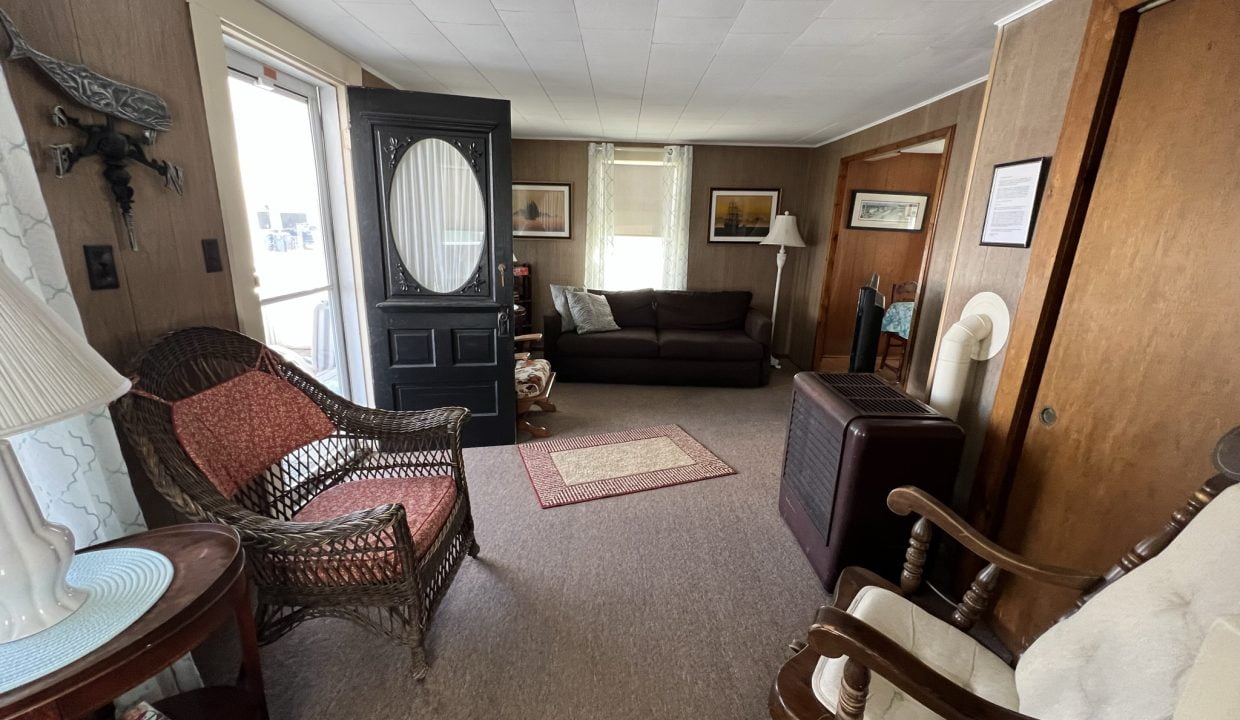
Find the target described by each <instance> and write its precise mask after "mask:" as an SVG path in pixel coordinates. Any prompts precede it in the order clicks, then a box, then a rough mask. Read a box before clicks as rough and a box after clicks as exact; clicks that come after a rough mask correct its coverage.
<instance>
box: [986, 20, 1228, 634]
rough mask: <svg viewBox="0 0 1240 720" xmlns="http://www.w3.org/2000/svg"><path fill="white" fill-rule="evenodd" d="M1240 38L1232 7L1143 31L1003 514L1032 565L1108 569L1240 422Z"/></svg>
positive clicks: (1018, 616) (1058, 598)
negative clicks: (1239, 236) (1041, 562)
mask: <svg viewBox="0 0 1240 720" xmlns="http://www.w3.org/2000/svg"><path fill="white" fill-rule="evenodd" d="M1236 37H1240V7H1237V5H1236V4H1235V3H1232V2H1221V1H1219V0H1174V1H1173V2H1170V3H1168V4H1166V5H1162V6H1159V7H1156V8H1154V9H1151V10H1149V11H1148V12H1145V13H1144V14H1142V15H1141V16H1140V19H1139V20H1138V24H1137V28H1136V34H1135V37H1134V41H1133V45H1132V49H1131V54H1130V57H1129V59H1128V65H1127V69H1126V71H1125V73H1124V76H1123V80H1122V83H1121V85H1120V91H1119V97H1118V101H1117V104H1116V106H1115V110H1114V115H1113V119H1112V125H1111V129H1110V132H1109V134H1108V136H1107V141H1106V146H1105V148H1104V150H1103V156H1102V160H1101V164H1100V166H1099V172H1098V176H1097V181H1096V184H1095V186H1094V190H1093V194H1092V196H1091V198H1090V200H1089V207H1088V209H1087V211H1086V216H1085V222H1084V225H1083V228H1082V230H1081V235H1080V239H1079V244H1078V247H1077V250H1076V255H1075V258H1074V260H1073V264H1072V268H1071V274H1070V276H1069V280H1068V285H1067V289H1066V293H1065V295H1064V300H1063V306H1062V309H1061V311H1060V313H1059V316H1058V321H1057V324H1056V327H1055V334H1054V337H1053V339H1052V341H1051V346H1050V351H1049V354H1048V357H1047V363H1046V367H1045V370H1044V372H1043V375H1042V380H1041V384H1040V386H1039V390H1038V394H1037V397H1036V401H1035V405H1034V410H1033V416H1032V417H1031V418H1030V420H1029V430H1028V432H1027V434H1026V438H1025V443H1024V448H1023V451H1022V453H1021V459H1020V461H1019V464H1018V467H1017V471H1016V477H1015V479H1014V483H1013V486H1012V498H1011V501H1010V503H1009V506H1008V512H1007V514H1006V517H1005V519H1004V528H1003V533H1002V538H1001V539H1002V541H1003V542H1004V544H1007V545H1009V546H1010V547H1012V548H1013V549H1016V550H1019V551H1021V552H1024V553H1027V554H1028V555H1030V556H1032V557H1035V558H1038V559H1041V560H1044V561H1047V562H1052V563H1056V564H1060V565H1067V566H1070V567H1080V568H1082V569H1088V570H1094V571H1102V570H1105V569H1106V568H1107V567H1109V566H1110V565H1111V564H1113V563H1114V562H1115V561H1116V560H1117V559H1118V558H1119V557H1120V555H1121V554H1122V553H1123V552H1125V551H1126V550H1127V549H1129V548H1130V547H1131V546H1132V544H1133V543H1134V542H1135V541H1136V540H1137V539H1139V538H1141V537H1143V536H1145V535H1148V534H1150V533H1153V532H1155V531H1156V530H1158V529H1159V528H1160V527H1161V526H1162V524H1163V523H1164V522H1166V521H1167V519H1168V518H1169V517H1170V513H1171V511H1172V510H1173V509H1174V508H1177V507H1179V506H1180V505H1181V504H1182V503H1183V502H1184V501H1185V500H1186V499H1187V498H1188V496H1189V494H1190V493H1191V492H1192V491H1193V490H1195V489H1196V488H1197V487H1198V486H1199V485H1200V484H1201V483H1202V482H1203V481H1204V480H1205V479H1206V478H1208V477H1210V476H1211V475H1213V474H1214V470H1213V468H1212V467H1211V464H1210V459H1209V458H1210V450H1211V448H1212V447H1213V446H1214V443H1215V442H1216V441H1217V440H1218V439H1219V437H1220V436H1221V435H1222V434H1223V433H1224V432H1225V431H1226V430H1228V429H1229V428H1231V427H1233V426H1235V425H1238V424H1240V401H1238V399H1240V360H1238V359H1237V358H1238V357H1240V353H1238V351H1240V322H1236V319H1235V318H1236V317H1237V315H1238V314H1240V292H1238V291H1237V288H1238V287H1240V286H1238V285H1237V283H1238V279H1240V251H1238V250H1237V233H1236V229H1237V224H1236V215H1237V213H1240V172H1238V171H1237V169H1238V167H1240V166H1238V165H1237V159H1240V94H1238V93H1236V92H1234V91H1227V92H1221V91H1220V89H1221V88H1233V89H1234V88H1237V87H1240V46H1237V44H1236V42H1235V38H1236ZM1204 68H1208V69H1209V70H1208V71H1205V70H1203V69H1204ZM1068 606H1069V599H1068V595H1067V594H1065V593H1063V592H1060V591H1055V590H1048V589H1047V588H1046V586H1042V585H1033V584H1029V583H1022V582H1013V583H1012V584H1011V586H1009V587H1007V588H1006V589H1005V590H1004V600H1003V601H1001V602H1000V604H999V605H998V606H997V608H996V609H997V611H998V614H999V618H1000V621H1001V623H1002V625H1004V626H1006V627H1007V628H1009V629H1012V630H1014V631H1015V634H1016V635H1017V636H1018V637H1021V639H1023V640H1024V641H1025V642H1027V641H1028V640H1029V639H1030V638H1031V637H1033V636H1035V635H1036V634H1037V633H1038V631H1039V630H1041V629H1043V628H1045V627H1046V626H1047V625H1048V624H1049V623H1050V622H1051V621H1052V620H1053V619H1054V618H1055V617H1056V616H1057V615H1059V614H1060V613H1062V612H1063V611H1064V610H1066V609H1067V607H1068Z"/></svg>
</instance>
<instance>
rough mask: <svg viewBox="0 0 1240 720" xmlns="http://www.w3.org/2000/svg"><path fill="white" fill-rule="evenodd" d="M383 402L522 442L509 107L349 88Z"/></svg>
mask: <svg viewBox="0 0 1240 720" xmlns="http://www.w3.org/2000/svg"><path fill="white" fill-rule="evenodd" d="M349 114H350V118H351V128H350V133H351V136H352V139H353V156H354V165H355V180H354V181H355V183H356V185H357V202H358V216H359V217H358V225H359V229H360V231H361V250H362V267H363V274H364V278H365V281H364V284H365V292H366V304H367V317H368V326H369V330H370V343H371V363H372V370H373V375H374V383H375V402H376V404H377V405H378V406H379V407H382V408H391V409H398V410H423V409H429V408H435V407H443V406H447V405H458V406H462V407H466V408H469V410H470V411H471V412H472V414H473V418H472V420H471V421H470V422H469V424H468V425H466V428H465V444H466V445H496V444H507V443H512V442H513V441H514V439H515V429H514V428H515V426H514V412H515V408H514V404H515V390H514V387H513V370H512V369H513V362H512V352H513V350H512V332H511V326H512V317H511V313H512V262H511V260H510V258H511V257H512V230H511V225H512V210H511V206H512V189H511V188H512V170H511V132H510V124H509V108H508V102H507V101H502V100H487V99H482V98H466V97H458V96H450V95H433V94H430V93H415V92H402V91H397V90H378V89H369V88H349Z"/></svg>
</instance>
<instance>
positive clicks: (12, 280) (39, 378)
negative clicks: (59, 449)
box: [0, 265, 129, 643]
mask: <svg viewBox="0 0 1240 720" xmlns="http://www.w3.org/2000/svg"><path fill="white" fill-rule="evenodd" d="M128 390H129V381H128V380H126V379H125V378H123V377H121V376H120V375H119V374H118V373H117V372H116V371H115V370H113V369H112V366H110V365H108V363H107V361H106V360H104V359H103V358H102V357H100V356H99V354H98V353H96V352H95V351H94V350H93V349H92V348H91V347H90V345H88V344H87V343H86V338H84V337H82V336H81V334H80V333H78V332H77V331H75V330H74V329H73V328H72V327H70V326H69V324H68V323H66V322H65V321H64V320H62V319H61V318H60V316H58V315H57V314H56V313H55V312H53V311H52V309H51V308H50V307H48V306H47V305H46V304H45V303H43V302H42V301H41V300H40V299H39V298H37V297H35V295H34V294H33V293H32V292H30V291H29V290H27V289H26V287H25V286H24V285H22V282H21V281H20V280H18V278H17V277H16V276H15V275H14V274H13V273H12V272H11V271H9V269H8V268H6V267H4V266H3V265H0V643H3V642H9V641H12V640H17V639H20V638H23V637H26V636H28V635H33V634H34V633H37V632H39V631H40V630H43V629H45V628H48V627H51V626H52V625H55V624H56V623H58V622H60V621H61V620H63V619H65V618H66V617H68V616H70V615H72V614H73V612H74V611H75V610H77V609H78V608H79V607H80V606H81V605H82V603H83V602H84V601H85V600H86V593H85V592H84V591H82V590H79V589H77V588H74V587H71V586H70V585H69V584H68V583H66V582H65V573H67V572H68V570H69V564H70V563H71V562H72V561H73V535H72V533H70V532H69V529H68V528H66V527H64V526H62V525H56V524H54V523H50V522H48V521H47V520H46V519H45V518H44V517H43V513H42V512H41V511H40V510H39V504H38V502H37V501H36V500H35V498H34V494H33V493H32V492H31V491H30V485H29V484H28V483H27V482H26V476H25V474H24V473H23V472H22V469H21V465H19V464H18V462H17V456H16V455H15V454H14V453H13V447H12V446H11V445H10V444H9V443H8V441H7V440H5V439H4V438H8V437H11V436H13V435H17V434H19V433H22V432H25V431H27V430H32V429H34V428H37V427H40V426H42V425H47V424H49V423H52V422H55V421H57V420H63V419H65V418H70V417H75V416H77V415H81V414H83V413H85V412H86V411H88V410H92V409H94V408H98V407H101V406H103V405H106V404H108V403H109V402H111V401H112V400H115V399H116V398H118V397H120V396H121V395H123V394H125V392H126V391H128Z"/></svg>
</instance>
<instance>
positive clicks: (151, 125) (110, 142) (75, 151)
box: [0, 10, 185, 250]
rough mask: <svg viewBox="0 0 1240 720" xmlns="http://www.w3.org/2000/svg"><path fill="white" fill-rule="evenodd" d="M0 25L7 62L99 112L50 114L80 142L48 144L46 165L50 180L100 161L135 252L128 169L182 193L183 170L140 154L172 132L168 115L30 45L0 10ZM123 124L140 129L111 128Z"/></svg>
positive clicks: (132, 91)
mask: <svg viewBox="0 0 1240 720" xmlns="http://www.w3.org/2000/svg"><path fill="white" fill-rule="evenodd" d="M0 25H3V26H4V31H5V33H6V34H7V35H8V36H9V42H10V44H11V45H12V47H11V48H10V50H9V57H8V59H10V60H15V59H18V58H29V59H30V60H32V61H33V62H34V64H35V65H37V66H38V67H39V69H40V70H42V71H43V72H44V74H46V75H47V76H48V77H49V78H51V79H52V81H53V82H55V83H56V85H58V86H59V87H60V89H61V90H63V91H64V92H65V94H66V95H68V96H69V97H71V98H73V100H75V101H76V102H78V103H79V104H81V105H84V106H86V107H87V108H89V109H91V110H95V111H98V112H101V113H103V114H104V115H105V116H106V117H105V118H104V122H103V123H102V124H94V125H92V124H88V123H84V122H82V121H80V120H78V119H77V118H75V117H73V116H71V115H69V114H68V113H67V112H65V109H64V107H62V106H60V105H57V106H56V107H55V108H54V109H53V110H52V122H53V123H54V124H55V125H56V126H57V127H73V128H76V129H78V130H79V131H81V133H82V134H83V135H85V136H86V138H85V139H84V140H83V141H82V142H81V143H80V144H78V145H73V144H71V143H61V144H56V145H52V146H51V151H52V162H53V166H54V168H55V172H56V177H64V176H65V175H66V174H67V173H68V172H69V171H71V170H72V169H73V167H74V165H76V164H77V162H78V161H79V160H81V159H82V158H85V157H90V156H92V155H98V156H99V157H100V159H101V160H102V161H103V177H104V179H105V180H107V181H108V187H109V188H110V189H111V190H112V198H113V199H114V200H115V201H116V204H117V206H118V207H119V208H120V211H121V219H122V220H123V221H124V223H125V232H126V233H127V234H128V236H129V247H130V248H131V249H133V250H137V249H138V239H137V234H136V231H135V229H134V220H133V196H134V191H133V187H132V185H130V180H131V178H132V176H131V175H130V174H129V168H128V165H129V163H131V162H136V163H139V164H141V165H145V166H147V167H149V168H151V169H152V170H154V171H155V172H156V173H158V174H159V176H160V177H162V178H163V179H164V187H171V188H172V189H173V190H176V191H177V194H184V190H185V172H184V171H183V170H182V169H181V168H179V167H177V166H176V165H172V164H170V163H167V162H165V161H162V160H155V159H153V158H149V157H147V155H146V150H145V149H144V148H145V147H146V146H149V145H152V144H154V143H155V138H156V137H157V136H158V134H159V132H161V131H167V130H171V129H172V115H171V113H169V112H168V104H167V103H166V102H164V100H163V98H161V97H159V96H158V95H156V94H155V93H153V92H151V91H149V90H143V89H142V88H138V87H134V86H132V85H126V84H125V83H122V82H119V81H117V80H113V79H111V78H107V77H104V76H103V75H100V74H99V73H97V72H95V71H93V70H91V69H90V68H87V67H86V66H85V65H78V64H76V63H70V62H65V61H64V60H57V59H56V58H54V57H52V56H50V55H46V54H44V53H41V52H39V51H38V50H35V49H34V48H32V47H30V45H29V44H27V43H26V41H25V40H24V39H23V38H22V36H21V34H20V33H18V32H17V28H16V27H15V26H14V25H13V21H12V20H11V19H10V18H9V16H8V15H7V14H5V12H4V11H3V10H0ZM118 120H124V121H128V122H131V123H134V124H135V125H139V126H141V127H142V128H145V129H144V130H143V131H142V133H141V134H140V135H132V134H129V133H124V132H121V131H120V130H119V129H117V126H116V125H117V121H118Z"/></svg>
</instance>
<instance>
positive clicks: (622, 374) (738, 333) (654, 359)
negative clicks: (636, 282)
mask: <svg viewBox="0 0 1240 720" xmlns="http://www.w3.org/2000/svg"><path fill="white" fill-rule="evenodd" d="M590 292H593V293H597V294H599V295H603V296H605V297H606V298H607V302H608V304H609V305H611V311H612V315H613V316H614V317H615V319H616V324H617V325H619V326H620V329H619V330H613V331H611V332H602V333H591V334H588V335H579V334H577V333H576V332H567V333H566V332H563V331H562V329H561V328H562V323H561V320H560V315H559V313H553V314H551V315H547V316H544V317H543V349H544V354H545V356H546V358H547V359H548V360H550V361H551V366H552V367H554V368H555V371H556V376H557V377H558V378H559V379H560V380H566V381H569V382H611V383H639V384H645V385H728V386H740V387H757V386H759V385H765V384H766V383H767V380H768V379H769V378H770V372H771V368H770V363H769V361H768V358H769V357H770V354H771V320H770V318H768V317H767V316H766V315H764V314H762V313H760V312H758V311H757V310H755V309H753V308H751V307H750V306H749V303H750V301H751V300H752V299H753V294H752V293H749V292H747V291H733V290H726V291H716V292H693V291H671V290H630V291H624V292H606V291H598V290H591V291H590Z"/></svg>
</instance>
